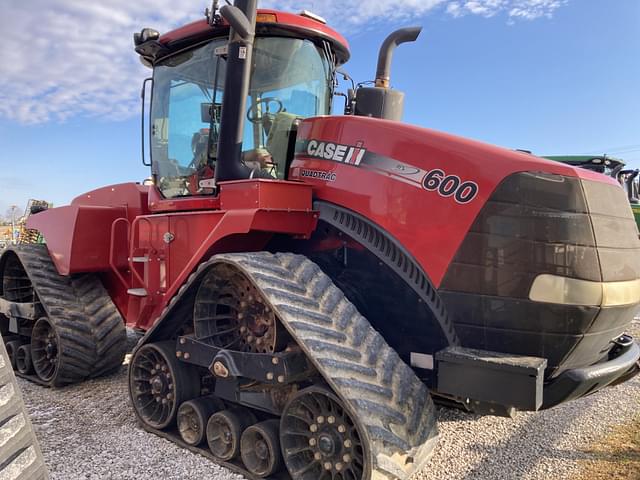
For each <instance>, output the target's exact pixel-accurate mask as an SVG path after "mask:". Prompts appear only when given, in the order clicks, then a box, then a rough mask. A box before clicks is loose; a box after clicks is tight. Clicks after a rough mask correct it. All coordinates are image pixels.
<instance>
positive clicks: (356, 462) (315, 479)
mask: <svg viewBox="0 0 640 480" xmlns="http://www.w3.org/2000/svg"><path fill="white" fill-rule="evenodd" d="M362 438H363V436H362V435H361V433H360V430H359V427H358V425H357V424H356V423H355V422H354V420H353V417H352V416H351V414H350V413H349V412H348V411H347V409H346V408H345V407H344V405H343V403H342V402H341V401H340V399H339V398H338V397H337V396H336V395H334V394H333V393H332V392H331V391H329V390H328V389H326V388H323V387H316V386H314V387H309V388H307V389H304V390H301V391H300V392H298V393H297V394H296V395H295V396H294V397H293V398H292V399H291V400H290V401H289V403H288V404H287V406H286V407H285V409H284V411H283V413H282V417H281V420H280V443H281V445H282V454H283V456H284V462H285V464H286V465H287V469H288V470H289V473H290V474H291V477H292V478H295V479H296V480H321V479H333V478H336V476H337V477H338V478H344V479H349V480H361V479H362V478H364V465H367V464H368V462H367V461H366V459H365V454H366V453H365V449H364V447H363V443H362Z"/></svg>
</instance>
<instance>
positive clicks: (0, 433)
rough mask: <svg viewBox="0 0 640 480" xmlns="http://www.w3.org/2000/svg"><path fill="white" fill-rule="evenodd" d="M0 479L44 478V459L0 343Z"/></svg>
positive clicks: (30, 479) (31, 479) (2, 345)
mask: <svg viewBox="0 0 640 480" xmlns="http://www.w3.org/2000/svg"><path fill="white" fill-rule="evenodd" d="M0 478H2V479H3V480H4V479H6V480H42V479H46V478H48V474H47V468H46V466H45V464H44V458H43V457H42V453H41V452H40V447H39V446H38V440H37V438H36V434H35V432H34V431H33V426H32V425H31V421H30V420H29V415H28V414H27V412H26V410H25V408H24V403H23V401H22V395H21V394H20V389H19V388H18V384H17V383H16V377H15V376H14V374H13V370H12V368H11V362H10V361H9V357H8V355H7V350H6V349H5V348H4V342H2V341H0Z"/></svg>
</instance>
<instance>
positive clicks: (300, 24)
mask: <svg viewBox="0 0 640 480" xmlns="http://www.w3.org/2000/svg"><path fill="white" fill-rule="evenodd" d="M258 14H274V15H276V17H277V25H279V26H283V27H291V28H293V29H298V30H302V31H304V32H306V33H308V34H311V35H313V34H319V35H322V36H325V37H329V38H331V39H333V40H334V41H335V42H336V43H338V44H340V45H341V46H342V48H343V49H344V50H345V51H346V52H348V51H349V43H348V42H347V40H346V39H345V38H344V37H343V36H342V35H341V34H340V33H338V32H336V31H335V30H334V29H332V28H330V27H328V26H327V25H325V24H323V23H320V22H317V21H315V20H312V19H310V18H307V17H303V16H300V15H296V14H294V13H288V12H281V11H277V10H266V9H259V10H258ZM224 25H227V24H226V22H225V23H224ZM265 25H268V23H266V24H265ZM213 31H214V30H213V28H212V27H211V26H210V25H209V23H208V22H207V21H206V20H205V19H203V20H198V21H195V22H193V23H190V24H188V25H185V26H183V27H181V28H178V29H176V30H172V31H170V32H167V33H165V34H164V35H162V36H161V37H160V42H161V43H164V44H169V43H171V42H175V41H177V40H183V39H187V38H189V37H195V36H201V35H206V34H207V33H208V32H212V33H213ZM345 60H346V59H343V61H345Z"/></svg>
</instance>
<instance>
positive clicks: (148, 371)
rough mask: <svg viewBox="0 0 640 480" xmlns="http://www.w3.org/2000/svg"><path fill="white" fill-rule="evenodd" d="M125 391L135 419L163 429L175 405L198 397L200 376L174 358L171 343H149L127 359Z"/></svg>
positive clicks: (172, 414) (171, 418)
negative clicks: (130, 402) (127, 368)
mask: <svg viewBox="0 0 640 480" xmlns="http://www.w3.org/2000/svg"><path fill="white" fill-rule="evenodd" d="M129 391H130V392H131V396H132V400H133V407H134V409H135V412H136V415H137V416H138V418H139V419H140V420H141V421H142V422H144V423H146V424H147V425H149V426H150V427H152V428H157V429H163V428H166V427H168V426H170V425H172V424H173V423H174V421H175V419H176V415H177V413H178V406H179V405H181V404H182V403H184V402H186V401H187V400H190V399H192V398H194V397H197V396H198V395H199V393H200V377H199V376H198V372H197V370H195V369H194V368H193V367H191V366H190V365H187V364H186V363H183V362H181V361H179V360H178V359H177V358H176V353H175V343H174V342H171V341H168V342H160V343H149V344H147V345H144V346H143V347H142V348H140V349H138V350H137V351H136V353H135V354H134V356H133V358H132V359H131V366H130V368H129Z"/></svg>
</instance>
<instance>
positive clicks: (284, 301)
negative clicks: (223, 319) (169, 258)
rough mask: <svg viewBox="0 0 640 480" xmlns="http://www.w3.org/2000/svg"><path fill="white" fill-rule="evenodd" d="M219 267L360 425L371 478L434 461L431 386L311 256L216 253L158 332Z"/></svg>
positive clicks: (401, 475) (395, 475)
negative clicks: (258, 304)
mask: <svg viewBox="0 0 640 480" xmlns="http://www.w3.org/2000/svg"><path fill="white" fill-rule="evenodd" d="M218 264H229V265H232V266H233V267H235V268H237V269H238V270H239V271H241V272H242V273H243V274H244V275H246V276H247V278H248V279H249V280H251V281H252V282H253V283H254V285H255V286H256V287H257V288H258V290H260V291H261V293H262V295H263V296H264V299H265V301H266V302H267V303H269V304H270V306H271V307H272V308H273V309H274V311H275V312H276V313H277V315H278V317H279V319H280V321H282V323H283V325H284V326H285V327H286V329H287V330H288V331H289V333H290V334H291V335H292V337H293V338H294V339H295V340H296V342H297V343H298V344H299V346H300V347H301V348H302V349H303V350H304V352H305V353H306V354H307V356H308V357H309V359H310V360H311V361H312V362H313V364H314V365H315V367H316V368H317V370H318V371H319V372H320V373H321V375H322V376H323V377H324V379H325V381H326V382H327V383H328V384H329V386H330V387H331V388H332V389H333V390H334V392H335V393H336V394H337V395H338V396H339V397H340V398H341V400H342V401H343V402H344V404H345V406H346V407H347V409H348V410H349V411H350V413H351V415H352V417H353V419H354V420H355V421H356V423H358V424H359V425H360V427H361V430H362V433H363V435H364V436H365V438H363V439H362V440H363V443H364V444H365V445H366V446H367V447H368V456H369V459H370V464H369V465H368V466H367V467H368V469H369V475H368V476H367V478H366V479H365V480H382V479H384V480H387V479H405V478H408V477H409V476H411V475H412V474H413V473H415V472H416V471H419V470H420V469H421V468H422V467H423V466H424V465H425V464H426V463H427V461H428V460H429V458H430V456H431V453H432V451H433V448H434V447H435V444H436V442H437V436H438V430H437V425H436V417H435V407H434V405H433V401H432V400H431V397H430V395H429V392H428V390H427V388H426V387H425V385H424V384H423V383H422V382H421V381H420V379H418V377H417V376H416V375H415V373H414V372H413V370H412V369H411V368H410V367H409V366H408V365H406V364H405V363H404V362H403V361H402V360H401V359H400V357H399V356H398V354H397V353H396V352H395V351H394V350H393V349H392V348H391V347H389V345H387V343H386V342H385V340H384V339H383V338H382V336H381V335H380V334H378V332H377V331H376V330H375V329H373V327H372V326H371V324H370V323H369V322H368V321H367V320H366V319H365V318H364V317H363V316H362V315H361V314H360V313H359V312H358V311H357V309H356V308H355V307H354V306H353V304H352V303H350V302H349V301H348V300H347V299H346V297H345V295H344V294H343V293H342V291H341V290H340V289H338V288H337V287H336V286H335V285H334V284H333V282H332V281H331V279H330V278H329V277H328V276H327V275H326V274H324V273H323V272H322V270H321V269H320V267H318V266H317V265H316V264H315V263H313V262H311V261H310V260H309V259H307V258H306V257H304V256H301V255H294V254H286V253H278V254H271V253H266V252H259V253H246V254H245V253H240V254H222V255H216V256H214V257H213V258H212V259H211V260H209V261H208V262H204V263H202V264H201V265H200V266H199V267H198V269H197V271H196V272H194V273H193V274H192V275H191V277H190V278H189V280H188V281H187V283H186V284H185V285H183V286H182V287H181V289H180V291H179V292H178V294H177V295H176V297H174V298H173V299H172V300H171V302H170V303H169V305H168V307H167V308H166V309H165V311H164V312H163V314H162V315H161V317H160V320H159V321H158V322H157V323H156V327H158V326H161V325H162V323H163V321H164V320H165V319H167V320H168V319H169V318H170V317H172V316H173V315H179V316H181V317H182V318H184V316H185V314H187V310H185V308H187V305H186V304H185V303H184V302H180V300H181V297H183V296H184V297H189V296H190V294H192V292H193V291H194V290H195V288H194V287H195V286H197V284H198V281H199V280H200V279H202V278H203V277H204V275H205V273H206V272H207V271H208V270H209V269H210V268H212V267H214V266H215V265H218ZM390 321H392V320H390ZM153 337H154V329H152V330H150V331H149V332H148V334H147V335H146V336H145V338H143V339H142V341H141V342H140V343H139V344H138V347H137V348H140V346H142V345H143V344H145V343H146V342H148V341H157V340H158V339H156V338H153ZM165 435H166V434H165ZM235 469H237V467H236V468H235ZM245 475H247V474H246V473H245ZM248 476H249V475H248Z"/></svg>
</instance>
